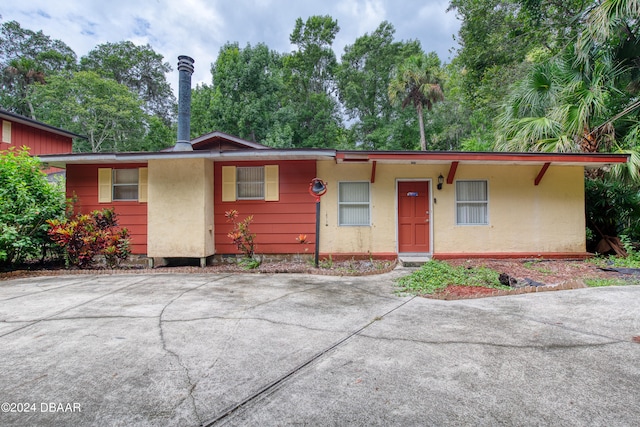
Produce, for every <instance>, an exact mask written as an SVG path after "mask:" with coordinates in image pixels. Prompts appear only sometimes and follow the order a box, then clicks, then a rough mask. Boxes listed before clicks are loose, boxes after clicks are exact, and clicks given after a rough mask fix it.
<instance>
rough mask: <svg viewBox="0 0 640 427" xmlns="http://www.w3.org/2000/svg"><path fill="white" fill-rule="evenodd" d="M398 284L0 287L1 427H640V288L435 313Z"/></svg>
mask: <svg viewBox="0 0 640 427" xmlns="http://www.w3.org/2000/svg"><path fill="white" fill-rule="evenodd" d="M405 273H406V271H403V270H401V269H398V270H395V271H394V272H392V273H388V274H384V275H380V276H368V277H356V278H353V277H330V276H310V275H266V274H265V275H263V274H240V275H229V274H227V275H209V274H153V275H137V274H131V275H122V274H121V275H113V276H109V275H99V276H62V277H41V278H30V279H15V280H8V281H2V282H0V378H1V379H2V380H0V396H1V399H0V400H1V401H2V402H6V403H8V404H9V406H6V405H5V404H4V403H3V404H2V412H0V425H3V426H4V425H9V426H23V425H39V426H66V425H98V426H101V425H127V426H129V425H134V426H198V425H243V426H244V425H290V424H296V425H345V424H350V425H407V424H411V425H416V424H419V425H469V424H504V425H530V424H535V425H586V424H588V425H607V426H611V425H633V424H635V422H636V420H637V419H638V418H640V408H639V407H638V405H637V396H638V395H640V394H639V393H640V344H637V343H635V342H633V341H632V338H633V337H634V336H637V335H640V287H638V286H629V287H622V288H601V289H581V290H573V291H559V292H545V293H541V294H529V295H520V296H510V297H497V298H487V299H481V300H469V301H437V300H428V299H422V298H410V297H399V296H397V295H395V294H394V283H393V281H394V279H395V278H397V277H398V276H399V275H402V274H405ZM12 403H13V404H14V405H13V406H12V405H11V404H12ZM19 404H20V405H19ZM25 404H28V406H27V405H25ZM25 408H26V409H25ZM5 409H7V410H6V411H5ZM27 411H28V412H27Z"/></svg>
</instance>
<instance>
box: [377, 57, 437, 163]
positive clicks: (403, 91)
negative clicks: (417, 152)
mask: <svg viewBox="0 0 640 427" xmlns="http://www.w3.org/2000/svg"><path fill="white" fill-rule="evenodd" d="M440 81H441V78H440V59H438V55H437V54H436V53H435V52H430V53H429V54H427V55H413V56H410V57H409V58H407V59H406V60H405V62H403V63H402V64H401V65H400V66H399V67H398V68H397V70H396V72H395V74H394V76H393V78H392V80H391V83H390V84H389V99H390V100H391V102H400V103H401V104H402V108H405V107H407V106H409V105H411V106H413V107H414V108H415V109H416V112H417V113H418V124H419V127H420V148H421V149H422V150H423V151H424V150H426V149H427V141H426V138H425V133H424V115H423V110H424V109H425V108H426V109H427V111H429V110H431V108H432V107H433V104H434V103H436V102H439V101H442V100H444V94H443V93H442V87H441V86H440Z"/></svg>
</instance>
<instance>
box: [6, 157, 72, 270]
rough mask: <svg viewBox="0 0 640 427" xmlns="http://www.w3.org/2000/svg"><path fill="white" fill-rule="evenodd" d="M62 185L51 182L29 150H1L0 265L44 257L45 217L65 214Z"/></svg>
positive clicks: (56, 216)
mask: <svg viewBox="0 0 640 427" xmlns="http://www.w3.org/2000/svg"><path fill="white" fill-rule="evenodd" d="M64 209H65V199H64V190H63V189H62V186H60V185H56V184H51V183H49V182H48V181H47V176H46V175H45V174H44V172H42V170H41V166H40V161H39V160H38V159H37V158H35V157H31V156H29V151H28V149H26V148H24V149H20V150H16V149H15V148H13V147H12V148H10V149H9V150H7V151H3V152H0V267H3V268H4V267H7V266H8V267H13V266H15V265H17V264H20V263H22V262H24V261H26V260H28V259H31V258H34V257H44V254H45V251H46V249H47V248H48V247H49V246H50V245H51V240H50V239H49V237H48V236H47V229H48V226H47V223H46V221H47V220H50V219H56V218H60V217H62V216H63V215H64Z"/></svg>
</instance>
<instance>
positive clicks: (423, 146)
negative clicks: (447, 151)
mask: <svg viewBox="0 0 640 427" xmlns="http://www.w3.org/2000/svg"><path fill="white" fill-rule="evenodd" d="M416 110H417V111H418V123H419V126H420V149H421V150H422V151H427V138H426V137H425V136H424V118H423V117H422V104H418V105H416Z"/></svg>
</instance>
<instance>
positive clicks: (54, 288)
mask: <svg viewBox="0 0 640 427" xmlns="http://www.w3.org/2000/svg"><path fill="white" fill-rule="evenodd" d="M91 277H96V276H91ZM82 282H83V280H76V281H74V282H73V283H67V284H66V285H60V286H56V287H52V288H49V289H42V288H41V286H40V285H38V286H37V288H39V289H40V290H39V291H34V292H29V293H27V294H22V295H16V296H13V297H9V298H4V299H0V302H3V301H11V300H14V299H19V298H24V297H29V296H32V295H38V294H41V293H44V292H50V291H55V290H57V289H62V288H66V287H68V286H74V285H77V284H79V283H82Z"/></svg>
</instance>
